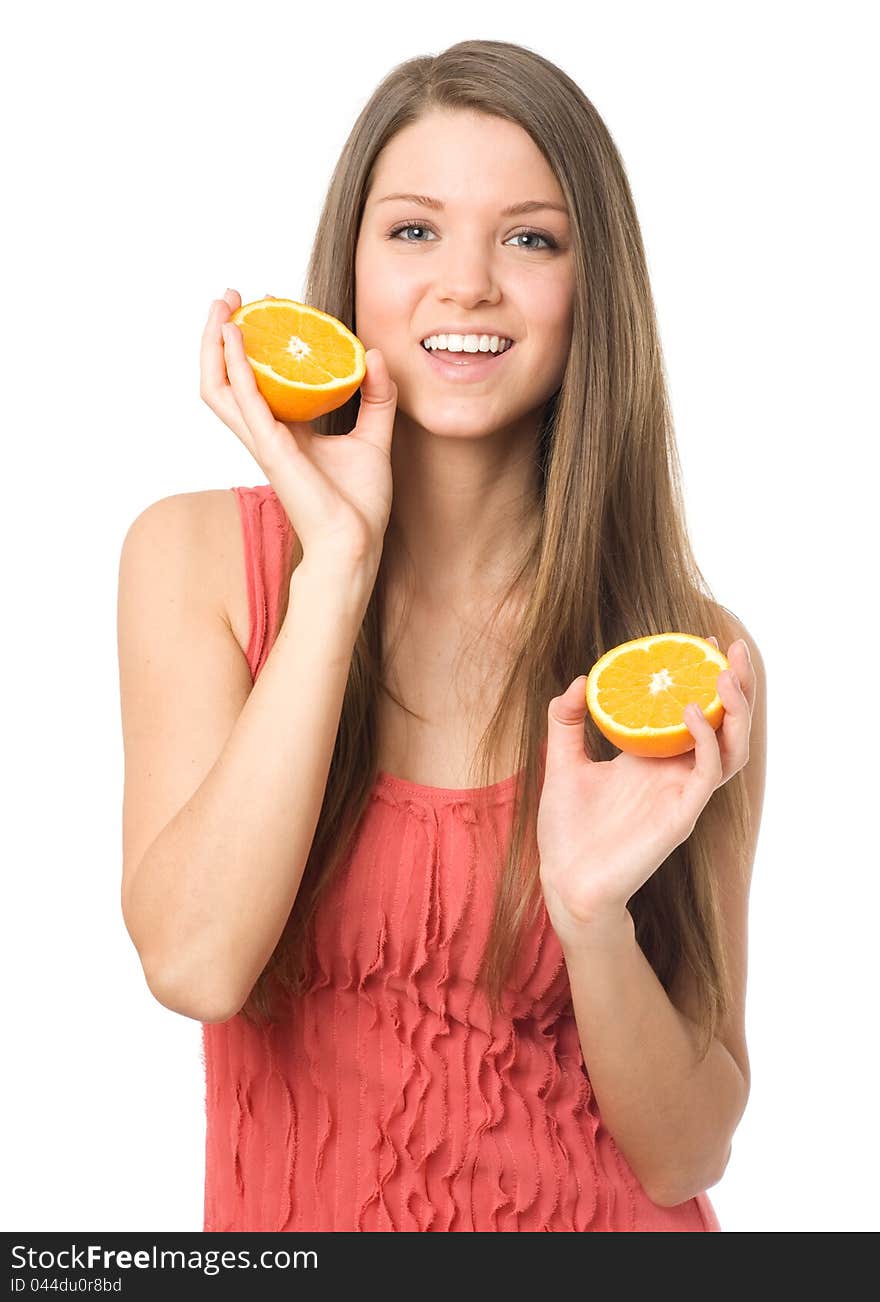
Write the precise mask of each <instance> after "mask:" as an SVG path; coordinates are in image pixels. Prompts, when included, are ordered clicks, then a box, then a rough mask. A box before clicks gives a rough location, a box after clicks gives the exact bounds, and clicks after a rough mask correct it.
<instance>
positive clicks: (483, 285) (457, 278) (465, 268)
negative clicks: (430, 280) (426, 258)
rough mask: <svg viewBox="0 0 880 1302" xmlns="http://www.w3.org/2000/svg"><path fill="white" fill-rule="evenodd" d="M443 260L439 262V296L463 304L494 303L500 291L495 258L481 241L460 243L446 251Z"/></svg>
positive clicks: (464, 305) (448, 247)
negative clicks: (494, 264) (495, 271)
mask: <svg viewBox="0 0 880 1302" xmlns="http://www.w3.org/2000/svg"><path fill="white" fill-rule="evenodd" d="M444 255H445V256H444V260H443V261H442V262H441V263H439V264H438V271H437V296H438V298H439V299H442V300H445V299H449V300H451V301H453V302H456V303H461V305H462V306H463V307H467V306H471V305H474V304H476V303H495V302H497V301H498V298H499V290H498V285H497V282H496V278H495V275H494V272H493V268H492V259H491V257H490V256H489V255H488V254H487V252H486V249H485V246H484V245H482V244H480V243H479V241H476V240H475V241H473V242H471V243H467V242H464V243H461V244H459V245H458V247H457V248H455V249H453V248H452V247H451V245H450V246H447V248H446V249H445V250H444Z"/></svg>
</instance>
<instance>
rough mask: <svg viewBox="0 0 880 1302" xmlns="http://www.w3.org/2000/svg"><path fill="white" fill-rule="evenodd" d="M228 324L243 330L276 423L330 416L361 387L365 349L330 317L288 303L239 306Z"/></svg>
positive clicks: (267, 301)
mask: <svg viewBox="0 0 880 1302" xmlns="http://www.w3.org/2000/svg"><path fill="white" fill-rule="evenodd" d="M230 321H232V323H233V324H234V325H237V326H238V327H239V329H240V330H241V333H242V337H243V342H244V351H245V355H246V356H247V359H248V361H249V362H250V364H251V367H252V369H253V372H254V375H255V376H256V380H257V388H258V389H259V391H260V393H261V394H262V395H263V397H264V398H265V399H266V402H267V403H268V405H269V410H270V411H271V412H272V415H273V416H275V418H276V419H277V420H290V421H297V420H314V419H315V418H316V417H317V416H323V415H324V414H325V413H326V412H328V411H334V410H335V409H336V408H337V407H341V406H342V404H343V403H344V402H348V399H349V398H350V397H351V395H352V394H353V393H354V391H355V390H356V389H358V388H359V387H360V385H361V384H362V383H363V379H364V376H365V375H366V373H367V363H366V349H365V348H364V346H363V344H362V343H361V341H360V339H358V337H357V335H354V334H352V332H351V331H350V330H349V329H348V328H347V327H346V326H344V325H343V324H342V322H341V321H338V320H337V319H336V317H335V316H330V314H329V313H328V312H321V311H320V310H319V309H318V308H316V307H311V306H310V305H309V304H308V303H297V302H296V300H295V299H292V298H261V299H257V301H256V302H254V303H242V305H241V307H240V308H239V309H238V311H237V312H233V313H232V316H231V317H230Z"/></svg>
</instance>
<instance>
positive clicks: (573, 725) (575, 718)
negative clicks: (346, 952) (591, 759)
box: [547, 674, 587, 768]
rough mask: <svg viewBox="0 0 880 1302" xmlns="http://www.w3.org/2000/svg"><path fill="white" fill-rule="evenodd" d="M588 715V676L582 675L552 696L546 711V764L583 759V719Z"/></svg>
mask: <svg viewBox="0 0 880 1302" xmlns="http://www.w3.org/2000/svg"><path fill="white" fill-rule="evenodd" d="M586 714H587V675H586V674H581V675H580V677H579V678H576V679H575V680H574V682H573V683H570V684H569V686H568V687H567V688H566V689H565V691H564V692H563V693H562V695H561V696H554V697H553V700H552V701H551V702H550V705H549V707H548V710H547V767H548V768H550V767H552V766H554V765H557V764H558V765H561V766H563V767H565V766H567V765H568V764H570V763H571V761H572V760H580V761H581V762H583V759H584V757H585V755H586V748H585V747H584V719H585V718H586Z"/></svg>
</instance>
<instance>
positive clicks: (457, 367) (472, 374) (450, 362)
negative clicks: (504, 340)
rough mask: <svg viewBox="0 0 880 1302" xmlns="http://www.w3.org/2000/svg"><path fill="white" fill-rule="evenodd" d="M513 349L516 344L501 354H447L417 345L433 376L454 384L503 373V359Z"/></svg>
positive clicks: (442, 350) (441, 350) (443, 351)
mask: <svg viewBox="0 0 880 1302" xmlns="http://www.w3.org/2000/svg"><path fill="white" fill-rule="evenodd" d="M515 347H516V344H511V346H510V347H509V348H507V349H505V351H504V352H503V353H449V352H446V351H445V350H444V349H440V350H438V351H436V352H430V351H429V350H428V349H427V348H423V347H422V345H421V344H419V352H420V353H422V354H423V355H424V357H425V359H426V361H427V363H428V365H429V366H430V367H431V369H432V371H433V373H434V374H435V375H438V376H439V377H440V378H441V379H446V380H451V381H452V382H454V383H464V382H467V381H470V380H474V381H475V380H481V379H483V378H484V376H488V375H491V374H492V372H493V371H499V372H500V371H503V370H504V359H505V358H506V357H508V356H509V355H510V354H511V353H512V352H513V350H514V348H515Z"/></svg>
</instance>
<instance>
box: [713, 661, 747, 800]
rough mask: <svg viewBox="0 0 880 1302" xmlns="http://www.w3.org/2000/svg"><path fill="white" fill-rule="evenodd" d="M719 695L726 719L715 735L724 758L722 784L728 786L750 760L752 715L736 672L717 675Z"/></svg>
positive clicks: (719, 751)
mask: <svg viewBox="0 0 880 1302" xmlns="http://www.w3.org/2000/svg"><path fill="white" fill-rule="evenodd" d="M718 695H719V696H720V697H721V704H722V705H723V706H724V718H723V719H722V720H721V724H720V725H719V728H718V731H717V733H716V734H715V735H716V739H717V742H718V753H719V755H720V757H721V770H722V779H721V780H722V781H723V782H726V781H727V779H728V778H729V777H730V776H731V775H732V774H734V773H736V772H737V771H738V770H739V769H741V768H742V766H743V765H744V764H745V762H746V760H747V759H748V753H749V733H750V731H751V724H752V714H751V709H750V707H749V702H748V700H747V699H746V697H745V695H744V694H743V691H742V688H741V686H739V685H738V683H737V681H736V674H735V672H734V671H733V670H731V669H725V670H724V672H723V673H722V674H719V675H718Z"/></svg>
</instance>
